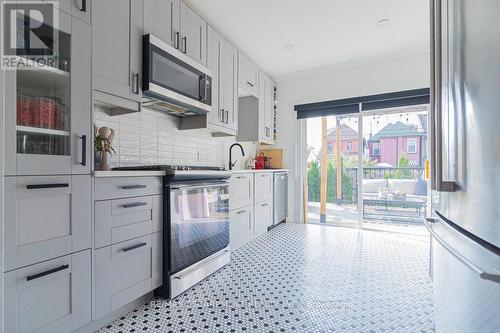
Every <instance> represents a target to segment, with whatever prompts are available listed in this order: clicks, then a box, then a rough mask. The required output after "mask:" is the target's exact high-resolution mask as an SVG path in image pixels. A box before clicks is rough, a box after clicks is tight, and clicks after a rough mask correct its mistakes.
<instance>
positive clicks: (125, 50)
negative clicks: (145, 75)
mask: <svg viewBox="0 0 500 333" xmlns="http://www.w3.org/2000/svg"><path fill="white" fill-rule="evenodd" d="M156 2H159V1H156ZM143 10H144V2H143V0H125V1H124V0H106V1H94V2H93V6H92V31H93V33H92V44H93V45H92V57H93V88H94V90H96V91H98V92H100V93H97V96H99V98H100V99H105V100H106V101H107V100H109V101H111V102H110V104H118V103H115V102H114V101H113V100H115V101H116V100H117V99H125V100H128V101H132V102H133V103H128V104H129V108H130V110H131V111H139V110H140V102H141V98H142V92H141V77H140V75H141V68H142V35H143ZM110 13H112V17H110ZM102 93H105V94H102ZM106 94H108V95H112V96H106ZM106 101H104V102H106ZM124 104H126V103H124Z"/></svg>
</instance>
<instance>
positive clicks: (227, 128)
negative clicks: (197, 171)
mask: <svg viewBox="0 0 500 333" xmlns="http://www.w3.org/2000/svg"><path fill="white" fill-rule="evenodd" d="M207 68H208V69H209V70H210V71H211V72H212V111H211V112H209V113H208V114H206V115H201V116H190V117H185V118H182V119H181V120H180V129H181V130H187V129H197V128H206V129H208V130H210V131H211V132H212V133H213V135H214V136H235V135H236V133H237V130H238V94H237V92H238V51H237V50H236V48H235V47H234V46H232V45H231V44H230V43H229V42H227V41H226V40H225V39H224V38H223V37H222V36H221V35H220V34H219V33H218V32H217V31H215V29H213V28H212V27H210V26H208V31H207Z"/></svg>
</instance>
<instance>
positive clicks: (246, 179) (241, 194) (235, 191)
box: [229, 173, 254, 210]
mask: <svg viewBox="0 0 500 333" xmlns="http://www.w3.org/2000/svg"><path fill="white" fill-rule="evenodd" d="M253 192H254V177H253V173H240V174H234V175H232V176H231V180H230V183H229V195H230V198H229V207H230V209H231V210H232V209H236V208H240V207H244V206H248V205H251V204H253Z"/></svg>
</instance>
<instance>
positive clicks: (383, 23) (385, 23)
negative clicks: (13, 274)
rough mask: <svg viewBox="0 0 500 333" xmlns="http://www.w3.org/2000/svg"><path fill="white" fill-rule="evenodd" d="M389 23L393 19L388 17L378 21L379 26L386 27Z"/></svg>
mask: <svg viewBox="0 0 500 333" xmlns="http://www.w3.org/2000/svg"><path fill="white" fill-rule="evenodd" d="M389 23H391V20H390V19H388V18H385V19H381V20H380V21H378V22H377V25H378V26H381V27H385V26H386V25H388V24H389Z"/></svg>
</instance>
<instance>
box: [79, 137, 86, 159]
mask: <svg viewBox="0 0 500 333" xmlns="http://www.w3.org/2000/svg"><path fill="white" fill-rule="evenodd" d="M80 139H82V161H81V162H80V164H81V165H82V166H86V165H87V136H86V135H82V136H81V137H80Z"/></svg>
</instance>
